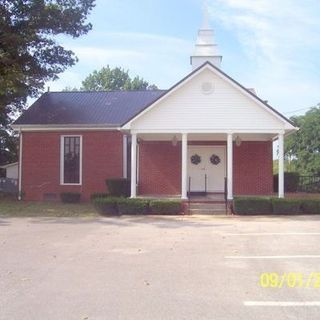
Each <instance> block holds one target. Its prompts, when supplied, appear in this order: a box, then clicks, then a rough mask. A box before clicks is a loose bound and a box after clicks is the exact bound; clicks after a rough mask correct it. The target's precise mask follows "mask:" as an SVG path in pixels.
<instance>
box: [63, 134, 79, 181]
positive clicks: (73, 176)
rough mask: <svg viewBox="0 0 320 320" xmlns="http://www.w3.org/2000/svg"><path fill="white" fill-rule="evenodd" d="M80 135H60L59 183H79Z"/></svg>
mask: <svg viewBox="0 0 320 320" xmlns="http://www.w3.org/2000/svg"><path fill="white" fill-rule="evenodd" d="M81 166H82V137H81V136H62V137H61V172H60V180H61V184H81V182H82V181H81V180H82V179H81V178H82V177H81V175H82V172H81V171H82V168H81Z"/></svg>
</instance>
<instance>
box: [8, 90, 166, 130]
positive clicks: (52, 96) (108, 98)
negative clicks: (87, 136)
mask: <svg viewBox="0 0 320 320" xmlns="http://www.w3.org/2000/svg"><path fill="white" fill-rule="evenodd" d="M164 92H166V91H165V90H144V91H142V90H141V91H97V92H87V91H72V92H46V93H45V94H43V95H42V96H41V97H40V98H39V99H38V100H37V101H36V102H34V103H33V104H32V105H31V107H30V108H29V109H27V110H26V111H25V112H24V113H23V114H22V115H21V116H20V117H19V118H18V119H17V120H16V121H15V122H14V124H13V125H14V126H20V125H80V126H81V125H91V126H93V125H106V126H112V127H119V126H121V125H122V124H123V123H125V122H127V121H128V119H131V118H132V117H134V116H135V115H136V114H138V113H139V112H140V111H141V110H143V109H144V108H145V107H146V106H148V105H150V103H151V102H152V101H154V100H156V99H157V98H158V97H159V96H161V95H162V94H163V93H164Z"/></svg>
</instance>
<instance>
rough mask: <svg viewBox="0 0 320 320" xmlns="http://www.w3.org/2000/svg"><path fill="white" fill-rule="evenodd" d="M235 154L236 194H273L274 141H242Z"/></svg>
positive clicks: (234, 177) (235, 149) (234, 186)
mask: <svg viewBox="0 0 320 320" xmlns="http://www.w3.org/2000/svg"><path fill="white" fill-rule="evenodd" d="M233 154H234V162H233V179H234V180H233V188H234V189H233V193H234V195H270V194H272V192H273V176H272V166H273V162H272V142H271V141H268V142H242V144H241V146H240V147H236V146H234V148H233Z"/></svg>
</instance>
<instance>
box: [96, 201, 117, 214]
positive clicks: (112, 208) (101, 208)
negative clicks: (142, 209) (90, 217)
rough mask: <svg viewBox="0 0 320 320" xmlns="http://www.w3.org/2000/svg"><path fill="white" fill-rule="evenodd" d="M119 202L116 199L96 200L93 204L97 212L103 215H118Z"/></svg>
mask: <svg viewBox="0 0 320 320" xmlns="http://www.w3.org/2000/svg"><path fill="white" fill-rule="evenodd" d="M118 200H119V198H115V197H105V198H99V197H98V198H95V199H93V204H94V207H95V208H96V210H97V211H98V212H99V213H100V214H102V215H118V214H119V211H118V207H117V204H118Z"/></svg>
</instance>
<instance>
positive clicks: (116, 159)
mask: <svg viewBox="0 0 320 320" xmlns="http://www.w3.org/2000/svg"><path fill="white" fill-rule="evenodd" d="M66 134H69V135H82V150H83V158H82V186H67V185H60V136H61V135H66ZM122 153H123V150H122V134H121V133H120V132H118V131H82V132H81V131H78V132H67V131H66V132H23V155H22V191H23V192H24V193H25V197H24V198H25V199H26V200H43V199H44V194H48V193H51V194H56V195H57V197H58V199H59V194H60V193H61V192H69V191H72V192H81V193H82V200H84V201H88V200H89V199H90V195H91V194H92V193H94V192H106V185H105V179H106V178H108V177H110V178H111V177H122V170H123V166H122Z"/></svg>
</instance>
